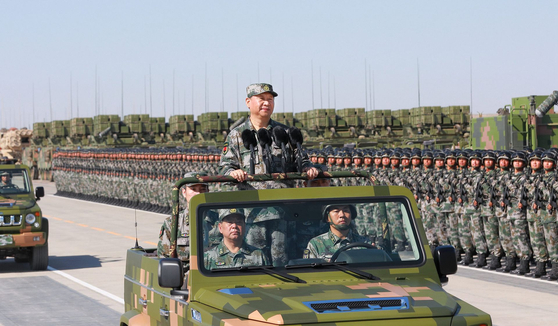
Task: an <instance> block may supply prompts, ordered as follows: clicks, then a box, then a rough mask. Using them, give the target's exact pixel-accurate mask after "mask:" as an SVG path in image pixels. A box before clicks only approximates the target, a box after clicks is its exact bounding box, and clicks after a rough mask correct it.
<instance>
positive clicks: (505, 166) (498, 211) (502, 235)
mask: <svg viewBox="0 0 558 326" xmlns="http://www.w3.org/2000/svg"><path fill="white" fill-rule="evenodd" d="M496 162H497V165H498V167H499V168H500V170H499V171H498V172H496V173H497V182H495V183H494V195H495V196H496V197H497V198H499V200H498V202H497V205H496V207H495V208H494V215H495V216H496V218H497V219H498V238H499V240H500V245H501V246H502V250H503V251H504V253H505V255H506V267H505V268H504V269H502V267H501V266H500V267H496V268H494V269H496V271H507V268H508V266H509V271H511V270H513V269H515V268H516V267H515V263H516V262H515V260H516V258H517V255H516V252H515V247H514V245H513V237H512V227H511V225H510V220H509V214H508V212H507V203H509V199H510V196H509V191H508V190H509V189H508V188H507V182H508V180H509V179H510V177H511V173H510V155H509V153H508V152H505V151H504V152H500V154H499V155H498V159H497V161H496ZM502 202H503V203H504V205H502ZM490 267H493V266H492V264H491V266H490ZM491 269H492V268H491Z"/></svg>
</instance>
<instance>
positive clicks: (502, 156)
mask: <svg viewBox="0 0 558 326" xmlns="http://www.w3.org/2000/svg"><path fill="white" fill-rule="evenodd" d="M510 158H511V155H510V152H508V151H501V152H500V153H498V161H500V160H508V161H509V160H510Z"/></svg>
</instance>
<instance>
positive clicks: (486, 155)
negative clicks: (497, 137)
mask: <svg viewBox="0 0 558 326" xmlns="http://www.w3.org/2000/svg"><path fill="white" fill-rule="evenodd" d="M482 159H483V160H487V159H492V160H494V161H496V154H494V152H491V151H487V152H486V153H484V155H483V156H482Z"/></svg>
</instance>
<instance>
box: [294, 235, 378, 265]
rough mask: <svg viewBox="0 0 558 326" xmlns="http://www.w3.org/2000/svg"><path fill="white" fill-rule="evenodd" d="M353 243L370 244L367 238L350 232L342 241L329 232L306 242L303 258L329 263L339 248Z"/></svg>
mask: <svg viewBox="0 0 558 326" xmlns="http://www.w3.org/2000/svg"><path fill="white" fill-rule="evenodd" d="M354 242H364V243H372V242H371V241H370V239H369V238H367V237H365V236H361V235H358V234H356V233H354V232H353V231H352V230H349V234H348V235H347V237H346V238H344V239H341V238H339V237H338V236H336V235H335V234H333V232H331V230H329V231H328V232H326V233H324V234H321V235H319V236H317V237H315V238H313V239H312V240H310V242H308V247H307V248H306V250H305V251H304V256H303V258H321V259H324V260H328V261H329V259H330V258H331V256H332V255H333V254H334V253H335V252H336V251H337V250H339V248H341V247H344V246H346V245H348V244H350V243H354Z"/></svg>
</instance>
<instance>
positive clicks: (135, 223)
mask: <svg viewBox="0 0 558 326" xmlns="http://www.w3.org/2000/svg"><path fill="white" fill-rule="evenodd" d="M137 212H138V210H137V209H134V227H135V228H136V245H135V246H134V248H132V249H142V250H143V248H142V247H140V246H139V244H138V216H137Z"/></svg>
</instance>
